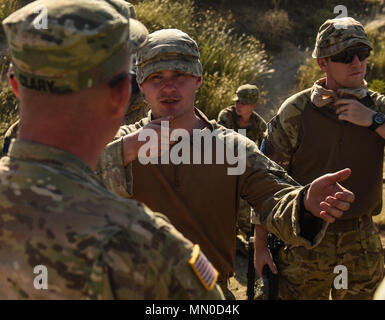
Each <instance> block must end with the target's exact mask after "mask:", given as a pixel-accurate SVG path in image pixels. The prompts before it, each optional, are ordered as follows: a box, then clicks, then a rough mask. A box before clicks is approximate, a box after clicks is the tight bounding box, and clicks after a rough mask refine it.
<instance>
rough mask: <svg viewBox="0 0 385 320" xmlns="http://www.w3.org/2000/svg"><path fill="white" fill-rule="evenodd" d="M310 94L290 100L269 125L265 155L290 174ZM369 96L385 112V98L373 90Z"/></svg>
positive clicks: (377, 107)
mask: <svg viewBox="0 0 385 320" xmlns="http://www.w3.org/2000/svg"><path fill="white" fill-rule="evenodd" d="M310 94H311V89H306V90H304V91H301V92H299V93H297V94H295V95H293V96H291V97H290V98H288V99H287V100H286V101H285V102H284V103H283V104H282V106H281V107H280V108H279V110H278V113H277V115H276V116H275V117H274V118H273V119H271V121H270V122H269V123H268V125H267V132H266V139H265V152H264V153H265V154H266V155H267V156H268V157H269V158H270V159H272V160H274V161H276V162H277V163H279V164H280V165H281V166H282V167H283V168H284V169H285V170H287V171H288V172H289V174H290V166H291V165H292V158H293V155H294V154H295V153H296V151H297V150H298V148H299V147H300V145H301V141H302V139H303V128H302V117H303V114H304V110H305V108H307V107H310V106H311V105H312V103H311V101H310ZM368 94H369V96H370V97H371V99H372V101H373V102H374V106H372V107H373V108H374V109H376V110H378V111H381V112H385V96H383V95H381V94H379V93H376V92H374V91H371V90H368ZM325 108H329V107H328V106H326V107H325ZM329 111H330V112H331V113H334V110H333V109H330V108H329Z"/></svg>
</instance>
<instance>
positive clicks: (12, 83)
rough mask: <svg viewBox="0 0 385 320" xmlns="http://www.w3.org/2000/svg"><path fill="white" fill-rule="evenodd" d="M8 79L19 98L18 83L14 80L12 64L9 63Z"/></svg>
mask: <svg viewBox="0 0 385 320" xmlns="http://www.w3.org/2000/svg"><path fill="white" fill-rule="evenodd" d="M8 81H9V84H10V85H11V88H12V91H13V93H14V95H15V96H16V98H17V99H20V91H19V83H18V82H17V80H16V77H15V72H14V71H13V68H12V65H10V66H9V69H8Z"/></svg>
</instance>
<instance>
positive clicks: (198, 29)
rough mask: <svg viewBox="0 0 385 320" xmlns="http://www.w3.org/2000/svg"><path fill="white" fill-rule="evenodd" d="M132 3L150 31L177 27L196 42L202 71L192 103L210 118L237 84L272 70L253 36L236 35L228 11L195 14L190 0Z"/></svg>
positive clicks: (254, 80) (256, 79) (228, 99)
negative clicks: (199, 85)
mask: <svg viewBox="0 0 385 320" xmlns="http://www.w3.org/2000/svg"><path fill="white" fill-rule="evenodd" d="M134 5H135V8H136V13H137V16H138V19H139V20H140V21H142V22H143V23H144V24H145V25H146V27H147V28H148V29H149V31H150V32H153V31H155V30H158V29H161V28H177V29H180V30H182V31H184V32H186V33H188V34H189V35H190V36H191V37H192V38H193V39H194V40H195V41H196V42H197V44H198V46H199V51H200V54H201V62H202V65H203V70H204V73H203V84H202V86H201V88H200V90H199V91H198V93H197V97H196V101H195V103H196V105H197V107H199V108H200V109H201V110H202V111H204V112H205V113H206V115H207V116H208V117H209V118H216V117H217V115H218V113H219V111H220V110H221V109H223V108H224V107H227V106H228V105H230V104H231V103H232V101H231V98H232V96H233V94H234V92H235V90H236V88H237V87H238V86H239V85H241V84H244V83H253V84H257V85H260V84H261V83H259V82H260V79H261V77H262V76H264V75H266V74H268V73H269V72H271V70H269V67H268V66H269V64H268V57H267V54H266V52H265V50H264V47H263V44H262V43H261V42H260V41H259V40H257V39H256V38H254V37H253V36H246V35H244V34H243V35H237V34H236V33H235V32H234V30H233V29H232V27H231V25H232V23H233V17H232V15H231V14H230V13H229V14H228V15H227V16H225V17H222V16H220V15H218V14H217V13H216V12H214V11H212V10H207V11H204V12H199V13H198V12H196V11H195V9H194V3H193V1H191V0H186V1H175V0H174V1H172V0H162V1H160V0H143V1H140V2H138V3H134Z"/></svg>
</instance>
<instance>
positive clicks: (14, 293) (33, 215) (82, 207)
mask: <svg viewBox="0 0 385 320" xmlns="http://www.w3.org/2000/svg"><path fill="white" fill-rule="evenodd" d="M0 180H1V184H0V188H1V192H0V207H1V210H0V225H1V228H0V256H1V257H2V259H1V260H0V299H218V298H222V297H223V296H222V293H221V291H220V289H218V286H214V288H213V290H211V291H207V290H206V289H204V287H203V284H202V283H201V282H200V280H198V276H197V275H196V274H195V272H194V271H193V269H192V267H191V266H190V265H189V260H190V259H191V257H192V255H193V245H192V243H191V242H190V241H188V240H186V239H185V238H184V237H183V236H182V235H181V234H180V233H179V232H178V231H177V230H176V229H175V228H173V227H172V225H170V224H169V223H168V222H167V221H166V220H165V219H164V218H161V215H159V216H157V215H156V214H154V213H153V212H151V211H150V210H149V209H148V208H147V207H145V206H143V205H142V204H140V203H138V202H136V201H133V200H125V199H122V198H120V197H117V196H116V195H114V194H113V193H111V192H110V191H108V190H106V189H105V188H104V187H103V186H102V185H101V183H100V181H99V180H98V177H97V176H96V175H95V174H94V173H93V172H92V171H91V169H90V168H89V167H88V166H87V165H85V164H84V163H83V162H82V161H80V160H79V159H78V158H76V157H75V156H73V155H71V154H68V153H66V152H64V151H61V150H58V149H55V148H51V147H48V146H44V145H41V144H36V143H29V142H25V141H21V140H16V141H15V142H14V143H13V144H12V145H11V147H10V152H9V156H6V157H3V158H2V159H1V160H0ZM194 255H195V258H196V257H198V258H199V257H202V253H201V252H196V248H195V253H194ZM36 266H44V267H45V268H46V278H43V277H40V276H42V275H43V272H42V273H41V274H40V273H39V272H36V271H37V270H39V269H37V270H36V269H35V267H36ZM39 268H40V267H39ZM209 269H210V270H213V268H212V267H210V268H209ZM34 272H35V273H34ZM45 280H47V281H46V282H45V283H46V287H45V288H44V287H43V288H42V287H41V286H40V285H43V284H44V281H45ZM214 283H215V282H214Z"/></svg>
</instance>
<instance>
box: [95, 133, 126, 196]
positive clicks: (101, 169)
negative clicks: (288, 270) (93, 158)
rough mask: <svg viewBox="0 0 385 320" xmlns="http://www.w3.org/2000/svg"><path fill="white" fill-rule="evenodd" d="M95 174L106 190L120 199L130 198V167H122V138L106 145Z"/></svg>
mask: <svg viewBox="0 0 385 320" xmlns="http://www.w3.org/2000/svg"><path fill="white" fill-rule="evenodd" d="M97 174H98V175H99V177H100V178H101V180H102V181H103V183H104V185H105V186H106V188H108V189H109V190H111V191H112V192H114V193H116V194H118V195H119V196H121V197H124V198H129V197H132V194H133V190H132V184H133V177H132V165H131V164H128V165H127V166H124V162H123V137H120V138H118V139H117V140H115V141H113V142H111V143H110V144H108V146H107V148H106V149H105V150H104V152H103V153H102V155H101V156H100V158H99V163H98V166H97Z"/></svg>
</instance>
